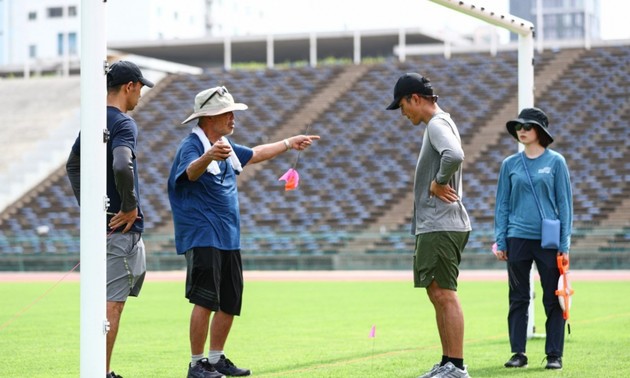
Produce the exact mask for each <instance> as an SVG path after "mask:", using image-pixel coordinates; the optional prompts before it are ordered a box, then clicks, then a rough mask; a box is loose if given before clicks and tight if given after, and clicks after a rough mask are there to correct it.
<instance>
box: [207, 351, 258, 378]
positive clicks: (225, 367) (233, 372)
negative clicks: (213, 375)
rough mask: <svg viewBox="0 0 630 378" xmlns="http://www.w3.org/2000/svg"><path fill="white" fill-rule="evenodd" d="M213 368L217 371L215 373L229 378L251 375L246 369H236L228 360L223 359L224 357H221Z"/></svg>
mask: <svg viewBox="0 0 630 378" xmlns="http://www.w3.org/2000/svg"><path fill="white" fill-rule="evenodd" d="M214 368H215V369H217V371H219V372H221V373H223V374H225V375H227V376H231V377H244V376H246V375H250V374H251V373H252V372H251V371H249V370H247V369H241V368H238V367H236V365H234V364H233V363H232V361H230V360H229V359H227V358H225V356H224V355H221V357H220V358H219V361H218V362H217V363H216V364H214Z"/></svg>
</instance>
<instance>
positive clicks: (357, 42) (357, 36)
mask: <svg viewBox="0 0 630 378" xmlns="http://www.w3.org/2000/svg"><path fill="white" fill-rule="evenodd" d="M353 41H354V64H361V32H360V31H358V30H356V31H355V32H354V39H353Z"/></svg>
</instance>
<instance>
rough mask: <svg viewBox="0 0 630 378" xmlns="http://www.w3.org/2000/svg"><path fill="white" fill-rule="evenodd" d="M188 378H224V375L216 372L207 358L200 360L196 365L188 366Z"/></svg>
mask: <svg viewBox="0 0 630 378" xmlns="http://www.w3.org/2000/svg"><path fill="white" fill-rule="evenodd" d="M187 377H188V378H225V375H223V374H221V373H219V372H218V371H216V369H215V368H214V366H212V364H211V363H210V362H208V359H207V358H202V359H201V360H199V361H197V363H196V364H194V365H190V364H188V376H187Z"/></svg>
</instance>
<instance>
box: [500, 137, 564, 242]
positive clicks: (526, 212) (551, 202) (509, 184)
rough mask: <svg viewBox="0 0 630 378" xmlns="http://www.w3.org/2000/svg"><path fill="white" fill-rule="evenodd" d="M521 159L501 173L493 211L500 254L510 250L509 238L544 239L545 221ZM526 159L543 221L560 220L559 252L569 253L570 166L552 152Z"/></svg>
mask: <svg viewBox="0 0 630 378" xmlns="http://www.w3.org/2000/svg"><path fill="white" fill-rule="evenodd" d="M520 155H521V153H517V154H514V155H512V156H509V157H507V158H506V159H505V160H503V163H502V164H501V171H500V173H499V182H498V185H497V194H496V205H495V211H494V236H495V241H496V243H497V249H498V250H499V251H506V250H507V240H506V239H507V238H522V239H531V240H540V239H541V234H540V229H541V224H542V218H541V215H540V212H539V211H538V207H537V205H536V200H535V199H534V195H533V193H532V188H531V185H530V183H529V180H528V178H527V171H525V169H524V168H523V160H522V159H521V156H520ZM524 157H525V164H527V169H528V170H529V174H530V175H531V178H532V183H533V184H534V190H535V191H536V195H537V196H538V201H539V202H540V205H541V207H542V211H543V213H544V217H545V218H546V219H559V220H560V225H561V226H560V248H559V249H558V251H559V252H566V253H568V252H569V248H570V247H571V229H572V227H573V195H572V191H571V179H570V177H569V169H568V167H567V163H566V161H565V159H564V157H563V156H562V155H561V154H559V153H558V152H556V151H553V150H550V149H549V148H547V149H546V150H545V152H544V153H543V154H542V155H540V156H539V157H537V158H535V159H530V158H528V157H527V156H524ZM508 252H509V251H508Z"/></svg>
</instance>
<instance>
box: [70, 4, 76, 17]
mask: <svg viewBox="0 0 630 378" xmlns="http://www.w3.org/2000/svg"><path fill="white" fill-rule="evenodd" d="M76 16H77V7H76V6H74V5H71V6H69V7H68V17H76Z"/></svg>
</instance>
